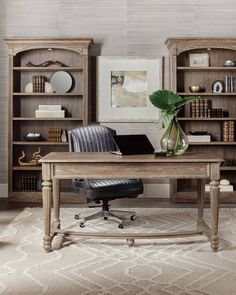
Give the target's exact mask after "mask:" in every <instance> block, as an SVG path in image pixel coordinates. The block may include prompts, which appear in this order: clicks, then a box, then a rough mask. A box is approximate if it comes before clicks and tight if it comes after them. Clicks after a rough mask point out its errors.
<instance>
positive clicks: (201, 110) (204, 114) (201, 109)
mask: <svg viewBox="0 0 236 295" xmlns="http://www.w3.org/2000/svg"><path fill="white" fill-rule="evenodd" d="M211 105H212V101H211V100H209V99H206V98H200V99H196V100H194V101H193V102H191V104H190V111H191V116H192V117H193V118H222V117H223V110H222V109H213V108H212V107H211Z"/></svg>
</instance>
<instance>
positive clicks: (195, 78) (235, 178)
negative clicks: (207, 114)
mask: <svg viewBox="0 0 236 295" xmlns="http://www.w3.org/2000/svg"><path fill="white" fill-rule="evenodd" d="M166 45H167V47H168V49H169V64H170V72H169V75H170V88H171V89H172V90H173V91H174V92H177V93H178V94H179V95H181V96H186V95H192V93H191V92H190V91H189V86H191V85H200V86H201V87H203V88H205V92H201V93H193V95H198V96H200V97H201V98H205V99H207V100H211V102H212V108H215V109H218V108H219V109H222V110H223V111H224V117H223V118H192V117H191V111H190V105H187V106H185V108H184V114H183V117H181V118H180V123H181V126H182V128H183V130H184V131H185V133H186V134H189V133H190V132H191V131H206V132H208V133H209V134H211V135H212V140H213V141H212V142H210V143H192V144H190V146H189V150H190V151H193V152H201V153H204V154H205V155H208V156H209V157H211V155H212V154H216V155H218V156H219V157H222V158H225V159H235V157H236V150H235V147H234V146H235V144H236V138H235V139H234V141H232V142H225V141H222V137H223V136H222V133H223V131H222V130H223V128H222V125H223V121H229V120H232V121H234V123H235V124H236V103H235V93H232V92H230V93H227V92H225V91H223V92H222V93H213V92H212V84H213V82H214V81H216V80H221V81H225V77H226V76H229V77H232V76H236V67H235V66H234V67H225V66H224V63H225V61H226V60H232V61H235V60H236V38H233V37H225V38H223V37H221V38H220V37H218V38H217V37H216V38H215V37H211V38H210V37H179V38H169V39H167V40H166ZM190 53H207V54H208V55H209V66H206V67H190V65H189V54H190ZM212 169H213V170H212V173H214V168H212ZM216 173H218V171H216ZM217 177H218V176H217ZM219 178H221V179H224V178H227V179H229V181H230V182H231V184H232V185H233V186H234V187H235V185H236V173H235V170H234V169H232V168H231V167H230V166H228V167H227V166H224V167H223V169H221V177H220V176H219ZM173 183H174V182H172V192H173V194H172V195H171V198H172V200H173V201H175V202H183V198H182V196H184V195H185V196H186V194H185V191H188V193H189V192H190V190H192V194H189V198H185V202H189V201H193V200H195V201H197V198H196V195H197V194H196V193H194V191H195V192H196V191H197V190H198V189H197V185H196V182H192V181H188V182H185V181H181V180H179V181H177V183H176V182H175V184H173ZM206 195H207V194H206ZM235 196H236V192H235V191H233V192H225V193H224V194H222V198H221V202H222V203H226V202H227V203H235V202H236V198H235Z"/></svg>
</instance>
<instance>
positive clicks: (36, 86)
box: [32, 75, 45, 93]
mask: <svg viewBox="0 0 236 295" xmlns="http://www.w3.org/2000/svg"><path fill="white" fill-rule="evenodd" d="M32 84H33V92H38V93H42V92H45V77H44V76H41V75H37V76H33V77H32Z"/></svg>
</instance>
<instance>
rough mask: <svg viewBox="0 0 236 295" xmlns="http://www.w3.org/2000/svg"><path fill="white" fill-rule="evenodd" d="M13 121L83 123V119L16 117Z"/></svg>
mask: <svg viewBox="0 0 236 295" xmlns="http://www.w3.org/2000/svg"><path fill="white" fill-rule="evenodd" d="M12 120H13V121H83V118H53V117H51V118H21V117H14V118H12Z"/></svg>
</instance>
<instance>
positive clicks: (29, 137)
mask: <svg viewBox="0 0 236 295" xmlns="http://www.w3.org/2000/svg"><path fill="white" fill-rule="evenodd" d="M24 139H25V140H26V141H41V140H42V137H41V135H40V134H39V135H26V136H24Z"/></svg>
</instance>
